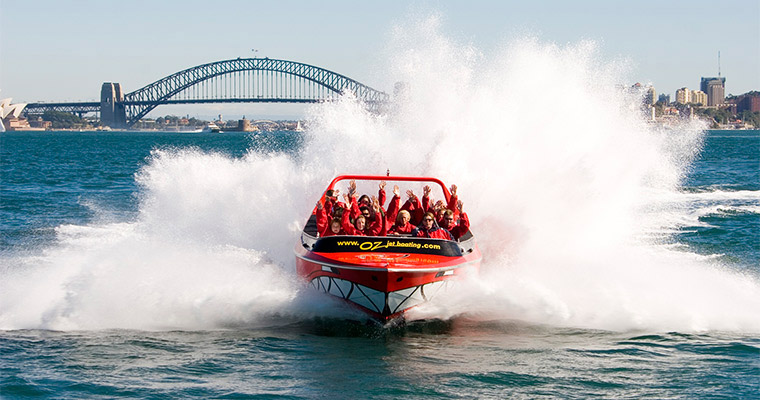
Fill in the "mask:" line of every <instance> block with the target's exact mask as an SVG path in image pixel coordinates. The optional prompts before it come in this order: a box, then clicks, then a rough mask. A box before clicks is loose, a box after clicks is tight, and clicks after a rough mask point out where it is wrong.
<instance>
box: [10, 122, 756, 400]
mask: <svg viewBox="0 0 760 400" xmlns="http://www.w3.org/2000/svg"><path fill="white" fill-rule="evenodd" d="M322 129H324V128H322ZM676 134H677V132H675V133H673V135H676ZM696 135H697V136H698V137H699V138H698V139H697V140H694V141H692V142H690V146H691V145H694V146H696V147H697V150H695V153H694V154H695V158H694V160H693V161H691V160H689V162H686V163H685V164H683V165H685V166H684V167H683V171H684V172H683V173H684V175H683V176H682V177H680V178H679V180H678V181H679V182H680V183H679V184H678V185H677V187H676V188H674V189H673V190H672V191H665V192H656V193H650V194H649V195H650V197H649V198H648V199H649V200H648V201H647V202H645V203H642V202H631V203H630V204H629V203H627V202H623V201H622V200H621V203H625V204H626V206H625V208H621V209H623V210H634V211H633V212H634V213H635V215H636V216H637V218H638V219H643V220H647V221H650V220H652V219H654V220H657V221H658V223H657V224H651V223H649V222H647V223H638V224H630V221H629V220H627V219H619V220H616V221H614V222H615V224H626V225H625V228H626V229H634V228H635V229H637V232H638V233H637V235H635V237H629V236H626V240H627V241H633V242H635V243H624V244H620V243H617V242H614V243H605V240H604V239H599V238H603V237H604V236H605V235H600V236H593V235H592V236H590V237H585V238H568V240H567V242H566V244H567V243H569V244H570V245H571V246H572V249H568V248H565V245H564V244H563V243H558V242H552V241H553V240H554V239H555V237H554V236H553V235H552V234H549V233H544V232H543V231H542V229H543V226H542V225H536V226H530V225H526V226H524V227H523V228H522V229H524V230H530V231H531V234H532V235H533V236H534V237H535V236H536V235H548V236H546V237H544V238H541V240H542V241H543V243H542V245H543V246H545V247H544V249H545V250H546V251H555V252H557V254H559V255H562V256H563V257H564V262H557V263H556V264H553V265H547V264H545V263H549V262H554V261H556V260H555V259H551V258H542V257H538V256H535V255H533V254H532V253H531V251H530V250H529V249H530V247H531V246H535V245H536V243H535V242H533V241H532V240H530V238H527V237H524V236H527V235H524V232H522V231H520V229H518V228H519V227H515V226H510V225H508V224H507V225H504V226H498V227H494V226H492V225H491V224H489V221H492V220H493V219H494V218H496V217H493V216H491V213H492V212H493V210H492V209H487V208H485V207H486V206H488V202H487V201H478V200H476V199H475V197H477V196H478V195H484V194H485V195H492V194H493V193H494V192H489V191H488V190H484V187H485V185H486V183H484V182H482V181H479V182H478V183H479V184H481V185H484V186H481V187H478V186H475V185H468V184H467V183H466V182H463V181H462V180H461V176H454V177H453V178H450V177H447V176H443V177H442V178H443V179H446V180H448V181H451V180H452V179H454V178H456V179H459V180H458V181H457V183H460V187H461V188H462V189H460V192H461V196H462V198H464V200H465V204H466V207H468V211H469V213H470V215H471V218H472V219H473V221H474V222H473V230H474V231H475V233H476V235H477V236H478V238H479V241H480V243H481V247H482V248H483V250H484V255H485V257H486V258H488V257H490V259H487V260H486V261H485V264H484V267H483V275H484V279H483V280H481V281H476V282H472V283H470V284H469V286H468V287H465V288H464V289H463V291H464V293H463V295H462V296H460V297H457V298H454V299H449V301H448V302H446V301H444V302H443V303H441V304H435V305H434V306H432V307H429V308H427V309H423V310H422V311H420V312H419V313H418V314H415V315H413V316H412V318H410V321H408V322H407V324H405V325H398V326H386V327H380V326H376V325H374V324H371V323H367V322H366V321H363V320H362V319H361V318H359V317H358V316H355V315H352V314H351V312H350V311H349V310H347V309H344V308H342V307H341V306H340V305H339V304H336V303H332V302H329V301H327V302H326V301H325V300H324V299H322V298H321V297H320V296H316V295H315V294H313V293H311V292H309V291H308V290H305V289H304V288H303V287H302V286H301V284H300V283H299V282H298V280H297V279H296V277H295V275H294V271H293V268H294V267H293V264H294V261H293V256H292V250H291V248H292V245H293V243H294V241H295V240H296V238H297V233H298V232H297V231H298V226H299V224H302V223H303V220H304V217H305V213H307V212H308V211H309V209H310V204H311V202H312V200H313V199H314V198H316V195H317V194H318V193H319V191H320V190H322V189H323V187H322V186H324V184H326V182H327V181H326V180H325V177H326V176H329V174H330V173H331V172H330V171H328V172H324V171H321V170H319V169H317V168H315V167H312V166H311V164H310V161H308V159H310V158H312V157H320V156H319V155H318V154H317V155H313V153H312V152H311V149H314V148H316V149H317V150H320V149H321V146H322V145H321V144H320V143H321V141H324V140H325V139H317V138H314V137H310V136H309V134H308V133H303V134H301V133H294V132H271V133H257V134H254V135H248V134H243V133H228V134H193V135H187V134H184V135H183V134H177V133H134V132H87V133H79V132H29V133H23V132H5V133H3V134H2V135H0V165H1V170H0V173H1V174H2V190H1V191H0V213H1V214H0V234H1V235H0V248H1V249H2V251H1V253H0V264H1V266H0V329H1V330H0V371H1V373H0V397H2V398H8V399H13V398H27V397H51V398H72V399H74V398H114V397H128V398H252V397H263V398H268V397H276V398H387V399H391V398H393V399H396V398H421V397H424V398H589V397H604V398H754V397H756V396H757V393H758V391H760V311H759V310H760V307H758V306H759V305H760V304H759V303H760V297H758V296H757V295H758V294H759V293H760V151H758V150H759V149H760V131H708V132H706V133H704V134H700V133H696ZM518 137H519V136H518ZM615 148H616V147H615ZM615 148H607V149H605V151H615V150H614V149H615ZM337 151H340V150H337ZM547 153H548V151H547ZM346 154H348V153H346ZM589 154H590V153H588V154H587V155H588V156H589V157H590V156H592V155H593V154H590V155H589ZM621 154H624V153H622V152H618V153H617V155H618V156H620V155H621ZM370 156H371V154H370ZM533 156H540V155H539V154H533ZM551 156H552V157H554V158H556V157H558V155H557V154H556V153H552V154H551ZM605 160H607V159H605ZM597 161H598V160H597ZM541 162H543V163H552V162H554V160H551V159H544V160H542V161H541ZM605 162H608V161H605ZM349 163H353V164H351V165H353V166H356V165H358V164H357V163H356V162H354V161H353V160H349ZM391 163H392V161H391ZM533 165H537V164H533ZM614 165H615V164H614V163H613V164H605V165H603V166H606V167H609V166H613V167H614ZM679 165H680V164H679ZM626 167H627V168H636V167H637V166H636V165H635V164H631V163H629V164H628V165H627V166H626ZM397 168H404V165H403V164H401V165H400V166H398V167H397ZM410 168H411V167H410ZM537 168H538V167H537ZM661 168H664V167H661ZM381 169H382V171H381V172H384V171H385V166H383V167H382V168H381ZM360 172H364V171H360ZM525 173H528V174H530V172H525V171H522V172H520V174H525ZM517 175H519V174H516V175H515V176H517ZM582 175H583V176H581V177H580V178H578V179H579V181H577V182H575V184H576V185H577V184H580V182H585V181H586V180H587V179H592V180H593V179H597V180H598V179H602V178H603V176H597V175H588V174H585V173H584V174H582ZM541 176H542V175H541V174H532V177H533V178H537V177H541ZM566 177H569V175H566ZM620 179H626V178H625V177H623V176H621V177H620ZM505 180H506V181H509V182H510V184H509V189H508V190H507V189H500V190H502V191H501V192H496V193H503V195H504V196H505V197H506V196H508V194H509V193H510V192H513V191H515V190H516V189H515V188H516V185H515V183H514V182H515V181H514V180H512V178H510V177H506V178H505ZM504 184H505V185H506V183H504ZM493 185H499V183H497V182H494V183H492V186H493ZM531 185H535V183H533V184H531ZM542 185H548V182H543V183H542ZM650 186H651V185H650ZM616 188H617V189H620V190H623V189H625V188H624V187H619V186H618V187H616ZM539 189H541V190H546V187H545V186H544V187H543V188H534V189H530V188H529V187H528V186H527V185H526V187H525V189H523V191H530V190H539ZM532 195H533V194H530V195H526V194H525V193H515V194H514V196H513V197H517V198H520V197H525V198H528V197H529V196H532ZM565 195H570V196H571V195H572V193H569V194H568V193H567V192H565ZM468 197H470V199H468ZM487 197H488V196H487ZM490 197H492V196H490ZM593 197H594V196H593V195H589V198H588V200H585V201H594V199H593ZM615 198H617V197H605V201H611V199H615ZM652 199H654V200H652ZM502 200H504V201H505V204H507V205H509V204H511V205H513V206H515V207H516V206H517V205H519V203H515V202H510V201H508V200H505V199H502ZM571 200H572V202H570V203H571V204H569V205H568V206H567V207H566V208H563V213H564V214H567V213H572V211H570V210H574V209H576V208H578V207H577V204H578V203H573V202H577V201H578V199H571ZM533 203H534V205H535V206H536V207H539V208H538V209H524V210H522V211H521V212H522V213H524V214H527V215H530V216H531V219H533V220H535V219H537V218H538V219H541V218H542V215H545V216H549V217H553V216H554V215H555V213H554V211H552V210H550V209H542V208H541V207H543V206H545V205H546V204H545V202H543V201H541V200H540V199H538V198H537V199H536V201H534V202H533ZM526 204H527V203H526ZM600 204H601V203H600ZM522 205H523V206H525V204H522ZM555 206H556V207H565V206H562V205H559V204H556V205H555ZM580 208H582V207H580ZM617 210H620V209H617ZM597 211H598V212H599V213H600V214H601V215H606V214H605V213H606V212H607V211H608V210H604V209H599V208H597ZM519 215H522V214H519ZM516 218H518V214H514V219H516ZM593 218H594V217H593V216H591V215H589V214H586V213H585V212H583V211H582V210H580V211H578V214H575V215H572V218H568V219H563V220H559V221H557V220H555V221H554V222H551V221H549V222H547V223H550V224H552V223H553V224H557V225H556V227H557V229H560V230H561V232H570V231H572V232H576V233H577V234H579V235H582V234H583V232H586V231H587V230H591V231H592V232H593V231H594V230H595V229H602V230H603V231H605V232H606V234H607V236H609V235H615V234H616V233H615V232H614V225H606V224H605V225H603V226H602V227H601V228H600V227H596V226H595V224H597V223H599V222H598V221H595V220H594V219H593ZM579 220H580V221H583V222H584V223H585V224H587V226H586V227H582V228H578V229H575V228H573V229H572V230H570V231H568V229H569V228H567V227H564V228H563V227H562V226H560V224H571V223H574V222H578V221H579ZM499 221H501V220H499ZM638 222H641V221H638ZM611 226H612V227H613V228H611ZM515 232H518V233H515ZM520 232H522V233H520ZM516 238H522V239H516ZM589 238H591V239H594V240H595V241H596V242H595V243H592V246H586V244H585V243H584V242H583V241H584V240H587V239H589ZM576 239H577V240H576ZM504 249H507V250H509V251H505V250H504ZM514 254H520V255H521V256H514ZM628 257H632V258H633V259H630V258H628ZM596 262H599V266H597V265H595V263H596ZM576 264H579V265H576ZM580 264H582V265H580ZM579 275H581V276H579ZM555 276H558V277H557V278H556V279H555ZM346 315H348V316H349V317H350V318H346Z"/></svg>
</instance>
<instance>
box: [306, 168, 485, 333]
mask: <svg viewBox="0 0 760 400" xmlns="http://www.w3.org/2000/svg"><path fill="white" fill-rule="evenodd" d="M350 180H355V181H356V183H357V184H360V183H362V182H363V183H364V184H365V185H366V184H367V183H369V184H374V185H376V184H377V183H378V182H379V181H386V182H388V184H390V185H393V184H402V185H406V186H407V187H408V186H409V185H417V186H419V187H420V188H421V187H422V185H430V186H434V187H435V186H438V187H440V189H441V191H442V193H443V197H444V198H445V201H446V202H448V200H449V197H450V196H451V194H450V192H449V190H448V189H447V188H446V185H444V184H443V182H441V181H440V180H438V179H436V178H428V177H406V176H365V175H342V176H338V177H336V178H335V179H333V181H332V182H330V185H329V186H328V187H327V189H325V192H324V193H323V194H322V197H321V198H320V200H319V201H320V202H321V203H322V204H324V201H325V195H326V193H327V191H328V190H332V189H334V188H337V186H336V185H337V184H338V183H339V182H341V181H350ZM374 187H375V188H376V186H374ZM316 212H317V208H316V207H315V208H314V210H313V211H312V213H311V216H310V217H309V220H308V221H307V223H306V226H305V227H304V230H303V233H302V234H301V241H300V243H297V245H296V248H295V253H296V269H297V272H298V275H299V276H301V277H302V278H303V279H305V280H306V281H307V282H309V283H310V285H311V286H312V287H313V288H314V289H316V290H319V291H321V292H324V293H327V294H330V295H332V296H335V297H338V298H340V299H343V300H344V301H346V302H348V303H349V304H351V305H352V306H354V307H356V308H358V309H360V310H362V311H364V312H366V313H367V314H368V315H369V316H370V317H372V318H374V319H377V320H380V321H387V320H390V319H394V318H396V317H399V316H402V315H403V313H404V312H405V311H407V310H409V309H411V308H413V307H415V306H417V305H420V304H422V303H424V302H426V301H429V300H430V299H432V298H433V297H435V296H436V294H441V293H443V292H445V291H447V290H448V289H449V287H450V286H451V284H452V282H453V281H454V280H456V279H457V278H460V277H461V276H463V275H465V274H468V273H471V272H473V271H477V270H478V268H479V267H480V260H481V254H480V250H478V247H477V245H476V243H475V238H474V236H473V235H472V232H467V233H466V234H464V235H463V236H462V237H461V238H460V239H459V240H458V241H453V240H444V239H430V238H418V237H411V236H409V235H406V236H327V237H319V234H318V231H317V223H316Z"/></svg>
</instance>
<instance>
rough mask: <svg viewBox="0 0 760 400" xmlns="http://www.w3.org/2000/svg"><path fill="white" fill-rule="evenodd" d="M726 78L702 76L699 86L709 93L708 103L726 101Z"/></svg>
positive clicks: (709, 104) (713, 103)
mask: <svg viewBox="0 0 760 400" xmlns="http://www.w3.org/2000/svg"><path fill="white" fill-rule="evenodd" d="M725 87H726V78H723V77H717V78H704V77H703V78H702V82H701V83H700V86H699V88H700V89H701V90H702V91H703V92H705V93H706V94H707V105H708V106H717V105H721V104H723V103H724V102H725V99H726V95H725Z"/></svg>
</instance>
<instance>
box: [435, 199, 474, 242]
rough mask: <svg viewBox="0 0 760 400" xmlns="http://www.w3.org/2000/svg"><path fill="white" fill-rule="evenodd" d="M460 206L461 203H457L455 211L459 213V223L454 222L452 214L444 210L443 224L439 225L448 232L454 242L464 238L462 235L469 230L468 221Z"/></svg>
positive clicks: (454, 218)
mask: <svg viewBox="0 0 760 400" xmlns="http://www.w3.org/2000/svg"><path fill="white" fill-rule="evenodd" d="M462 206H463V205H462V201H461V200H460V201H458V202H457V210H458V211H459V221H457V220H456V217H455V216H454V212H453V211H451V210H449V209H446V210H445V211H444V214H443V224H441V226H443V227H444V228H445V229H446V230H448V231H449V233H451V236H453V237H454V239H455V240H459V238H461V237H462V236H464V234H465V233H467V231H469V230H470V219H469V218H468V217H467V213H465V212H464V211H462Z"/></svg>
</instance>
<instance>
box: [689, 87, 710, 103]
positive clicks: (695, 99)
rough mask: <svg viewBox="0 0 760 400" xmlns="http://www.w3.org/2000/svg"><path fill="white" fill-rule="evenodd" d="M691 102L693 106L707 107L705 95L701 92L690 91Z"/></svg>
mask: <svg viewBox="0 0 760 400" xmlns="http://www.w3.org/2000/svg"><path fill="white" fill-rule="evenodd" d="M691 102H692V103H693V104H701V105H703V106H706V105H707V93H705V92H703V91H701V90H692V91H691Z"/></svg>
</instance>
